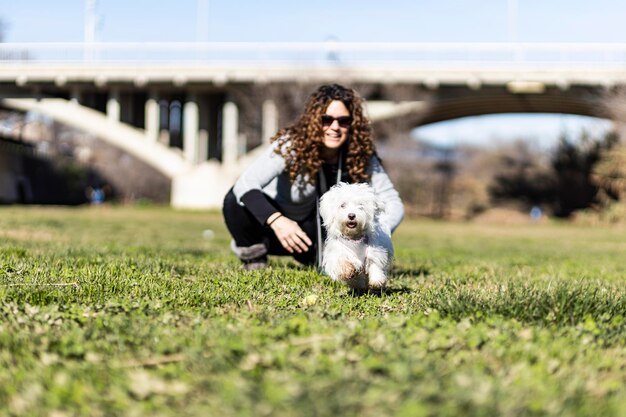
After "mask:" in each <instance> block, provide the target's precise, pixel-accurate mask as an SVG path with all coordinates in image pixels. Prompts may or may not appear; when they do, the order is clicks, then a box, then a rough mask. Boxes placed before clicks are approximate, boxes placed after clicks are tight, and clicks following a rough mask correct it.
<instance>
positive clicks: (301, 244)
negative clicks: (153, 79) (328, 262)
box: [270, 216, 313, 253]
mask: <svg viewBox="0 0 626 417" xmlns="http://www.w3.org/2000/svg"><path fill="white" fill-rule="evenodd" d="M270 227H271V228H272V230H273V231H274V233H275V234H276V237H277V238H278V241H279V242H280V244H281V245H283V248H285V249H286V250H287V252H289V253H294V252H298V253H302V252H306V251H308V250H309V247H310V246H311V245H312V244H313V242H311V239H309V237H308V236H307V234H306V233H304V230H302V229H301V228H300V225H298V223H296V222H294V221H293V220H291V219H290V218H288V217H285V216H280V217H278V218H276V219H275V220H274V221H273V222H271V224H270Z"/></svg>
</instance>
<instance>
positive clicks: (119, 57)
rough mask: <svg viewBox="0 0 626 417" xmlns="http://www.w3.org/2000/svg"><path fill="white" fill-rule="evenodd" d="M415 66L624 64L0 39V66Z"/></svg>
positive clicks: (398, 48)
mask: <svg viewBox="0 0 626 417" xmlns="http://www.w3.org/2000/svg"><path fill="white" fill-rule="evenodd" d="M3 63H4V64H7V63H21V64H75V65H80V64H105V65H115V64H155V63H161V64H166V63H175V64H177V65H180V64H190V65H200V64H202V65H209V64H216V65H225V64H235V65H236V64H255V65H263V64H303V63H304V64H325V65H338V66H340V65H346V66H349V65H359V66H362V65H367V64H376V65H380V64H386V63H389V64H393V65H402V64H407V65H408V64H420V65H431V66H441V65H445V66H454V65H469V64H478V65H480V64H483V65H489V66H507V67H515V66H529V65H533V66H535V67H536V66H542V67H543V66H545V67H550V66H554V65H559V66H585V67H589V66H593V67H601V68H607V67H611V68H626V43H411V42H407V43H386V42H333V41H330V42H273V43H265V42H213V43H195V42H190V43H171V42H170V43H160V42H157V43H155V42H146V43H142V42H134V43H0V65H2V64H3Z"/></svg>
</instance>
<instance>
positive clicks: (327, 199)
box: [319, 191, 335, 224]
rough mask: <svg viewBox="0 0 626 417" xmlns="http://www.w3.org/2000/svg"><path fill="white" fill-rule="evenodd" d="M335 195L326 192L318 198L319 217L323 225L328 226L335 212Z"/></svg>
mask: <svg viewBox="0 0 626 417" xmlns="http://www.w3.org/2000/svg"><path fill="white" fill-rule="evenodd" d="M334 194H335V193H333V192H332V191H328V192H326V193H324V194H323V195H322V197H321V198H320V207H319V209H320V216H321V217H322V221H323V222H324V224H329V223H330V219H331V217H332V215H333V212H335V196H334Z"/></svg>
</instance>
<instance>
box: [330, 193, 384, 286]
mask: <svg viewBox="0 0 626 417" xmlns="http://www.w3.org/2000/svg"><path fill="white" fill-rule="evenodd" d="M384 210H385V204H384V202H383V201H381V200H380V199H379V198H378V196H377V195H376V193H375V192H374V189H373V188H372V187H371V186H369V185H368V184H347V183H339V184H337V185H335V186H333V187H332V188H331V189H330V190H328V192H326V193H325V194H324V195H323V196H322V198H321V199H320V215H321V216H322V220H323V224H324V227H325V228H326V232H327V237H326V242H325V245H324V252H323V255H322V256H323V258H322V268H323V269H324V272H325V273H326V274H328V275H329V276H330V277H331V278H332V279H333V280H335V281H340V282H345V283H346V284H348V285H349V286H350V287H352V288H354V289H360V290H364V289H367V288H381V287H383V286H384V285H385V283H386V282H387V269H388V267H389V265H390V264H391V259H392V257H393V246H392V244H391V232H390V231H389V227H387V226H385V225H383V224H382V222H380V216H381V214H382V213H383V212H384Z"/></svg>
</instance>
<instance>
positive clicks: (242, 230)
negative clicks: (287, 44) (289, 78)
mask: <svg viewBox="0 0 626 417" xmlns="http://www.w3.org/2000/svg"><path fill="white" fill-rule="evenodd" d="M339 181H341V182H349V183H358V182H368V183H370V184H371V185H372V186H373V187H374V189H375V190H376V192H377V194H378V195H380V196H381V197H382V198H383V200H384V201H386V203H387V212H386V215H385V218H384V221H385V222H386V224H387V226H388V227H389V229H390V230H391V231H393V230H395V228H396V227H397V226H398V225H399V224H400V222H401V221H402V218H403V216H404V208H403V205H402V201H401V200H400V196H399V194H398V192H397V191H396V189H395V188H394V186H393V184H392V183H391V181H390V179H389V177H388V176H387V174H386V173H385V170H384V169H383V166H382V164H381V162H380V160H379V158H378V156H377V155H376V152H375V150H374V144H373V142H372V131H371V127H370V122H369V120H368V119H367V117H366V116H365V114H364V112H363V99H362V98H361V97H360V96H359V95H358V94H357V93H356V92H355V91H354V90H353V89H350V88H346V87H343V86H341V85H338V84H332V85H322V86H321V87H319V88H318V89H317V90H316V91H315V92H314V93H313V94H312V95H311V96H310V97H309V99H308V101H307V103H306V105H305V107H304V111H303V112H302V114H301V115H300V117H299V118H298V119H297V120H296V122H295V123H294V124H292V125H290V126H287V127H285V128H283V129H280V130H279V131H278V133H276V135H274V137H273V138H272V140H271V145H270V146H269V148H268V149H267V150H266V151H265V153H264V154H263V155H262V156H260V157H259V158H258V159H257V160H256V161H254V162H253V163H252V165H251V166H250V167H248V169H246V170H245V171H244V172H243V174H242V175H241V176H240V177H239V179H238V180H237V181H236V182H235V185H234V186H233V188H232V189H231V190H230V191H229V192H228V194H227V195H226V197H225V199H224V207H223V214H224V219H225V222H226V226H227V227H228V230H229V231H230V233H231V235H232V237H233V241H232V242H231V249H232V250H233V252H234V253H235V254H236V255H237V256H238V257H239V259H241V261H242V263H243V267H244V268H245V269H248V270H253V269H259V268H263V267H265V266H266V265H267V255H268V254H269V255H279V256H289V255H290V256H293V258H294V259H296V260H297V261H298V262H301V263H303V264H305V265H315V264H316V263H318V262H319V261H320V259H319V258H320V251H321V245H322V243H321V242H322V241H323V237H322V230H321V225H320V220H319V215H318V200H319V197H320V196H321V195H322V194H324V193H325V192H326V191H327V190H328V189H329V188H330V187H331V186H332V185H334V184H336V183H337V182H339Z"/></svg>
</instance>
